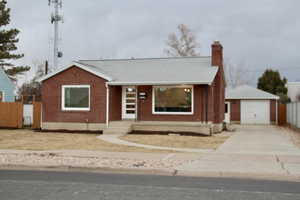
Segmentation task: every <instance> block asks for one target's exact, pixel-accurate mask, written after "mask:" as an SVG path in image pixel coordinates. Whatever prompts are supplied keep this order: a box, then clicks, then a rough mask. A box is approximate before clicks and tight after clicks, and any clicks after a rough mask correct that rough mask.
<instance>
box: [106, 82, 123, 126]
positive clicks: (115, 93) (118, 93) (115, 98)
mask: <svg viewBox="0 0 300 200" xmlns="http://www.w3.org/2000/svg"><path fill="white" fill-rule="evenodd" d="M109 93H110V97H109V100H110V101H109V120H110V121H117V120H121V119H122V86H110V87H109Z"/></svg>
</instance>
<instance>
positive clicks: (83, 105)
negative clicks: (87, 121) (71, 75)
mask: <svg viewBox="0 0 300 200" xmlns="http://www.w3.org/2000/svg"><path fill="white" fill-rule="evenodd" d="M62 109H63V110H90V86H89V85H64V86H63V87H62Z"/></svg>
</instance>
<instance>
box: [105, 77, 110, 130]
mask: <svg viewBox="0 0 300 200" xmlns="http://www.w3.org/2000/svg"><path fill="white" fill-rule="evenodd" d="M105 87H106V127H107V128H108V127H109V86H108V85H107V83H106V84H105Z"/></svg>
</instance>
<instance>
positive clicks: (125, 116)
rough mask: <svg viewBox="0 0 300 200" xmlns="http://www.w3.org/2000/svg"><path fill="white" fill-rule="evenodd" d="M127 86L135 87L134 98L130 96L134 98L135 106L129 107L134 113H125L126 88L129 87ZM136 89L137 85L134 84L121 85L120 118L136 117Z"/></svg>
mask: <svg viewBox="0 0 300 200" xmlns="http://www.w3.org/2000/svg"><path fill="white" fill-rule="evenodd" d="M129 87H134V88H135V98H131V99H135V103H134V105H135V107H134V109H129V110H134V111H135V112H134V114H127V113H126V109H127V108H126V99H128V98H126V88H129ZM137 96H138V91H137V87H135V86H131V85H126V86H123V87H122V105H121V107H122V119H136V118H137V101H138V98H137ZM132 105H133V104H132Z"/></svg>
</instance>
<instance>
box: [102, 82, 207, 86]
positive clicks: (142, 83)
mask: <svg viewBox="0 0 300 200" xmlns="http://www.w3.org/2000/svg"><path fill="white" fill-rule="evenodd" d="M211 83H212V82H201V81H200V82H199V81H179V82H178V81H158V82H155V81H150V82H107V84H108V85H211Z"/></svg>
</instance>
